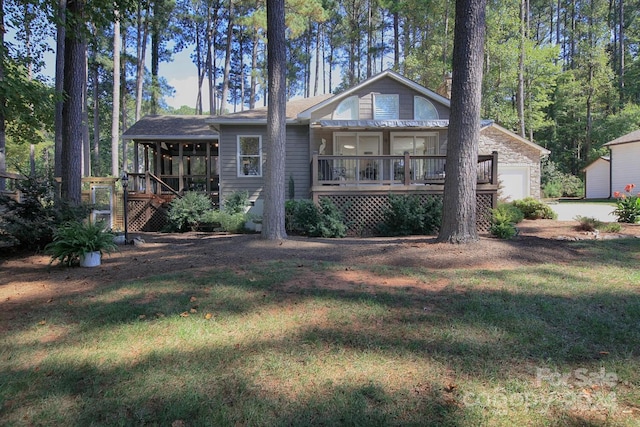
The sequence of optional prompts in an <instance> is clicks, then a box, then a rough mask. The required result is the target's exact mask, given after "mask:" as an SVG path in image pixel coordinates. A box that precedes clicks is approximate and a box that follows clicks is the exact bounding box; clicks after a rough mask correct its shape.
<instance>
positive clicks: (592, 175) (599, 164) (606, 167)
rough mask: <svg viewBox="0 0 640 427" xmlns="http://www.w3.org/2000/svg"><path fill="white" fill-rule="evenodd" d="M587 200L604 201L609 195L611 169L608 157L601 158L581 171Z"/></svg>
mask: <svg viewBox="0 0 640 427" xmlns="http://www.w3.org/2000/svg"><path fill="white" fill-rule="evenodd" d="M583 171H584V173H585V182H584V192H585V194H584V195H585V198H587V199H606V198H608V197H609V196H610V195H611V168H610V159H609V157H608V156H602V157H600V158H598V159H597V160H596V161H594V162H593V163H591V164H590V165H589V166H587V167H586V168H584V169H583Z"/></svg>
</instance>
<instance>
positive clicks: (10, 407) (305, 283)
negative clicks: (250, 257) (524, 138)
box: [0, 239, 640, 426]
mask: <svg viewBox="0 0 640 427" xmlns="http://www.w3.org/2000/svg"><path fill="white" fill-rule="evenodd" d="M575 248H576V250H577V249H583V250H584V249H586V253H587V255H586V256H585V257H584V259H583V260H582V261H581V262H580V263H576V264H574V265H566V264H565V265H552V264H543V265H531V266H529V267H525V268H521V269H517V270H516V269H495V270H479V269H465V268H460V269H456V270H446V269H409V268H404V269H399V268H392V267H386V266H383V265H377V266H373V265H369V266H352V265H346V264H334V263H328V262H311V261H297V260H291V261H268V262H254V263H253V264H250V265H246V266H245V267H233V268H231V267H226V268H221V269H210V270H202V269H200V270H197V271H193V272H185V273H180V274H175V275H162V276H155V277H147V278H144V279H138V280H132V281H129V282H125V283H112V284H105V286H103V287H102V288H101V290H99V291H92V292H86V293H80V294H76V295H74V296H72V297H71V298H70V299H65V300H59V301H58V300H53V301H50V302H49V303H48V304H46V305H45V307H46V308H44V309H38V311H35V312H33V311H29V310H25V312H24V314H23V315H22V316H21V317H19V318H15V319H13V320H12V323H11V324H10V325H2V326H3V327H4V330H3V332H2V338H0V424H2V425H47V426H51V425H59V426H88V425H160V426H226V425H255V426H276V425H294V426H298V425H300V426H301V425H325V426H336V425H363V426H372V425H380V426H382V425H385V426H386V425H421V426H422V425H450V426H477V425H487V426H501V425H503V426H513V425H629V426H631V425H640V403H639V402H640V288H639V285H638V283H640V270H639V269H638V268H637V265H638V262H639V261H640V239H620V240H616V241H589V242H586V241H585V242H576V243H575ZM0 330H2V329H0Z"/></svg>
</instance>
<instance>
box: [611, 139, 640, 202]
mask: <svg viewBox="0 0 640 427" xmlns="http://www.w3.org/2000/svg"><path fill="white" fill-rule="evenodd" d="M604 146H605V147H608V148H609V157H610V161H609V166H610V168H611V192H610V194H613V192H614V191H624V187H625V186H626V185H627V184H636V186H638V185H640V168H639V167H638V160H640V130H636V131H633V132H631V133H628V134H626V135H623V136H621V137H620V138H616V139H614V140H613V141H610V142H607V143H606V144H604Z"/></svg>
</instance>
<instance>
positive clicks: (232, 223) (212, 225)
mask: <svg viewBox="0 0 640 427" xmlns="http://www.w3.org/2000/svg"><path fill="white" fill-rule="evenodd" d="M249 219H250V218H249V216H248V215H247V214H246V213H244V212H237V213H228V212H225V211H219V210H210V211H207V212H205V213H204V214H203V215H202V217H201V219H200V228H201V229H213V230H215V229H220V230H222V231H226V232H228V233H241V232H243V231H244V229H245V226H244V225H245V223H246V222H247V221H248V220H249Z"/></svg>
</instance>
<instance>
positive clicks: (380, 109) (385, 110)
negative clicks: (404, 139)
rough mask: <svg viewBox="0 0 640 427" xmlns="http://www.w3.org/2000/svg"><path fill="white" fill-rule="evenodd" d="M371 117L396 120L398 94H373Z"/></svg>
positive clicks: (397, 115) (398, 108)
mask: <svg viewBox="0 0 640 427" xmlns="http://www.w3.org/2000/svg"><path fill="white" fill-rule="evenodd" d="M373 118H374V119H375V120H398V119H399V118H400V99H399V96H398V95H379V94H375V95H373Z"/></svg>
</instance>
